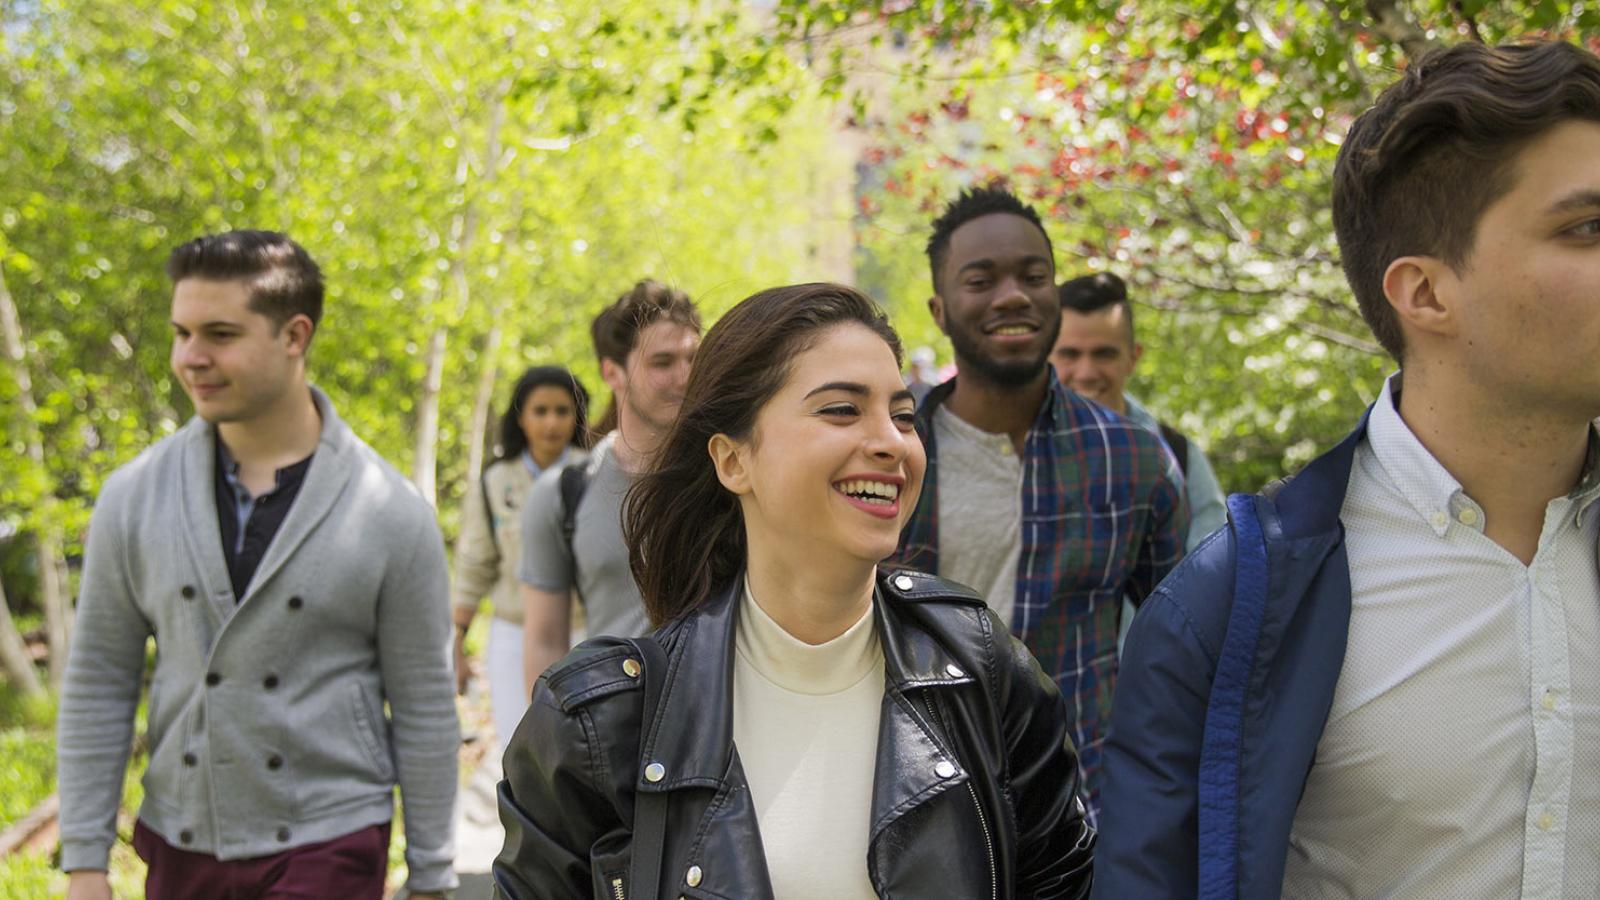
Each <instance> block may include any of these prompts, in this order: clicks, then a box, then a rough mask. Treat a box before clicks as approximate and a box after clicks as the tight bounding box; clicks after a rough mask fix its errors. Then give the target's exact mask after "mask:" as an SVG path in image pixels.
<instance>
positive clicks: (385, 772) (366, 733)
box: [348, 684, 395, 781]
mask: <svg viewBox="0 0 1600 900" xmlns="http://www.w3.org/2000/svg"><path fill="white" fill-rule="evenodd" d="M348 693H349V697H350V703H351V707H352V710H353V712H354V715H355V719H354V721H355V724H356V733H357V734H358V736H359V737H360V738H361V749H362V750H364V751H366V754H367V759H368V761H369V762H371V763H372V765H373V767H374V768H375V769H376V770H377V772H378V774H379V776H380V777H382V778H383V779H385V780H388V781H393V780H394V777H395V774H394V760H393V759H392V758H391V757H390V755H389V751H388V749H387V748H388V742H387V741H385V740H384V739H383V735H382V733H381V732H380V731H379V730H378V723H377V722H376V721H374V719H373V712H372V706H371V704H369V703H368V702H367V697H366V691H365V690H364V689H363V688H362V687H361V685H359V684H352V685H350V687H349V689H348Z"/></svg>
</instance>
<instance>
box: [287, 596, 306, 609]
mask: <svg viewBox="0 0 1600 900" xmlns="http://www.w3.org/2000/svg"><path fill="white" fill-rule="evenodd" d="M305 603H306V602H305V601H304V600H301V599H300V598H299V597H290V598H289V608H290V609H299V608H300V607H302V606H304V605H305Z"/></svg>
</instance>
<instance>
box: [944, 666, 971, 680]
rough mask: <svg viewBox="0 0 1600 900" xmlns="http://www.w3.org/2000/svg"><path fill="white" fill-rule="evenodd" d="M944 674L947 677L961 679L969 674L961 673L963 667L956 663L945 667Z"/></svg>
mask: <svg viewBox="0 0 1600 900" xmlns="http://www.w3.org/2000/svg"><path fill="white" fill-rule="evenodd" d="M944 673H945V674H946V675H949V676H950V677H951V678H960V677H961V676H963V675H965V674H967V673H965V672H963V671H961V667H960V666H958V665H956V664H955V663H951V664H950V665H948V666H945V667H944Z"/></svg>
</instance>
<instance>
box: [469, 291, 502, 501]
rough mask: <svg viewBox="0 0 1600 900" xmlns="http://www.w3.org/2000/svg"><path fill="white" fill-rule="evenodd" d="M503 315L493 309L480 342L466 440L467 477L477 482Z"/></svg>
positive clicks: (491, 414) (491, 413)
mask: <svg viewBox="0 0 1600 900" xmlns="http://www.w3.org/2000/svg"><path fill="white" fill-rule="evenodd" d="M503 314H504V310H503V308H500V307H497V308H496V309H495V312H494V322H493V323H492V324H491V325H490V326H489V333H488V334H487V335H486V336H485V337H484V339H483V369H482V371H481V373H480V374H479V375H478V392H477V395H476V396H474V397H473V398H472V434H471V435H470V436H469V437H468V439H467V478H468V479H469V480H471V481H477V480H478V473H480V472H482V471H483V452H484V450H485V449H486V447H485V445H486V444H488V441H487V440H486V439H485V436H486V435H487V433H488V431H489V423H490V422H491V421H493V420H494V410H493V409H491V408H490V406H489V404H490V403H491V402H492V401H493V400H494V382H495V379H496V378H497V377H499V373H500V366H499V365H498V364H497V363H496V361H495V358H496V357H497V356H499V355H500V339H501V329H500V316H501V315H503Z"/></svg>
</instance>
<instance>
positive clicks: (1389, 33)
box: [1366, 0, 1439, 60]
mask: <svg viewBox="0 0 1600 900" xmlns="http://www.w3.org/2000/svg"><path fill="white" fill-rule="evenodd" d="M1366 3H1367V14H1368V15H1370V16H1372V25H1373V30H1374V31H1376V32H1377V33H1378V34H1380V35H1382V36H1383V37H1384V38H1385V39H1386V40H1388V41H1389V42H1390V43H1392V44H1395V45H1397V46H1398V47H1399V48H1400V49H1401V50H1402V51H1403V52H1404V53H1405V55H1406V58H1407V59H1410V60H1418V59H1421V58H1422V57H1423V55H1424V54H1426V53H1427V52H1428V51H1429V50H1432V49H1433V48H1435V47H1437V46H1439V42H1438V41H1436V40H1434V39H1433V38H1431V37H1428V33H1427V31H1425V30H1424V29H1423V28H1422V26H1421V25H1418V24H1417V22H1416V19H1415V18H1413V17H1412V16H1411V14H1410V10H1408V9H1405V8H1404V7H1403V6H1402V3H1403V0H1366Z"/></svg>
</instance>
